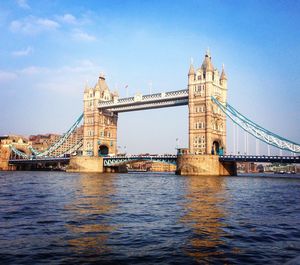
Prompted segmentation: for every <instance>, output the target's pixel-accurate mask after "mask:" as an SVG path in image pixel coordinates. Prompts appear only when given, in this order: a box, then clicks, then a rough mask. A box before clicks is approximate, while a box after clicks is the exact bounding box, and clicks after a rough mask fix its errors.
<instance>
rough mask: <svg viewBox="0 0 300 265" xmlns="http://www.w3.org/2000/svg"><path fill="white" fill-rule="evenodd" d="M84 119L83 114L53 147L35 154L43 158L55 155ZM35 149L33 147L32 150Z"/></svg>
mask: <svg viewBox="0 0 300 265" xmlns="http://www.w3.org/2000/svg"><path fill="white" fill-rule="evenodd" d="M82 118H83V113H82V114H81V115H80V116H79V118H78V119H77V120H76V122H75V123H74V124H73V125H72V126H71V128H70V129H69V130H68V131H67V132H66V133H64V134H63V136H62V137H61V138H60V139H59V140H58V141H57V142H56V143H54V144H53V145H51V146H50V147H49V148H48V149H46V150H44V151H42V152H38V151H36V150H35V152H34V154H35V155H36V156H37V157H43V156H49V155H50V154H51V153H53V152H54V151H55V150H57V149H58V148H59V147H60V146H61V145H63V144H64V143H65V142H66V141H67V139H68V138H69V137H70V135H71V134H72V133H73V132H74V131H75V129H76V128H77V127H78V125H79V124H80V122H81V120H82ZM32 149H33V148H32V147H31V150H32Z"/></svg>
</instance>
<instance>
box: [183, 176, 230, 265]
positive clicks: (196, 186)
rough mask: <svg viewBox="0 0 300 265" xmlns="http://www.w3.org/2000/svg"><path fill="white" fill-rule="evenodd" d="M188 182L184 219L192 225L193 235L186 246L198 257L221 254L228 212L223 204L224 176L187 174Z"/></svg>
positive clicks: (206, 259)
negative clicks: (190, 175)
mask: <svg viewBox="0 0 300 265" xmlns="http://www.w3.org/2000/svg"><path fill="white" fill-rule="evenodd" d="M186 186H187V194H186V198H187V203H186V204H185V208H186V214H185V215H184V216H183V218H182V219H181V221H182V222H184V223H186V224H187V225H189V226H191V227H192V229H193V236H192V237H191V238H190V239H189V243H188V244H187V245H188V247H186V249H185V250H186V252H187V253H188V254H189V255H191V256H192V257H194V258H195V259H196V260H197V261H202V262H204V261H206V262H209V261H210V260H211V259H212V258H216V257H220V258H221V256H222V254H224V252H223V251H221V250H220V248H219V246H220V245H222V244H223V242H222V238H223V237H224V236H226V234H225V232H224V230H223V229H222V228H223V227H224V226H225V224H224V223H223V220H224V219H225V218H226V212H225V211H224V209H222V207H221V203H222V202H223V201H224V200H225V199H226V192H225V187H224V186H225V184H224V178H220V177H188V178H187V183H186Z"/></svg>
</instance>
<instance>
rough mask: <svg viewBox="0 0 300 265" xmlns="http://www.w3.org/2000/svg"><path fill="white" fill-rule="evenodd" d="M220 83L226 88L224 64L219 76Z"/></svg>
mask: <svg viewBox="0 0 300 265" xmlns="http://www.w3.org/2000/svg"><path fill="white" fill-rule="evenodd" d="M220 84H221V86H223V87H224V88H227V76H226V74H225V69H224V64H223V66H222V73H221V76H220Z"/></svg>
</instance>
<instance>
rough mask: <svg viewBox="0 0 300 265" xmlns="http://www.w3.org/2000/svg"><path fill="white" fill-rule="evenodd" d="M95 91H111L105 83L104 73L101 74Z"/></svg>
mask: <svg viewBox="0 0 300 265" xmlns="http://www.w3.org/2000/svg"><path fill="white" fill-rule="evenodd" d="M95 89H99V90H100V91H105V90H109V88H108V85H107V84H106V82H105V76H104V74H103V73H100V75H99V79H98V83H97V84H96V86H95Z"/></svg>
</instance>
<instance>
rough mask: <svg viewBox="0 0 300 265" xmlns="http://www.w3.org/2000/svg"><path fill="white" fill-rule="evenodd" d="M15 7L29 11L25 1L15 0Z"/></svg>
mask: <svg viewBox="0 0 300 265" xmlns="http://www.w3.org/2000/svg"><path fill="white" fill-rule="evenodd" d="M17 5H18V6H19V7H20V8H23V9H30V6H29V5H28V3H27V0H17Z"/></svg>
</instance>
